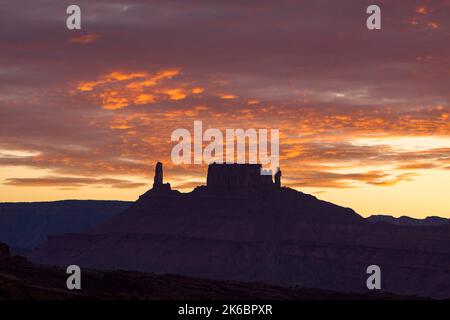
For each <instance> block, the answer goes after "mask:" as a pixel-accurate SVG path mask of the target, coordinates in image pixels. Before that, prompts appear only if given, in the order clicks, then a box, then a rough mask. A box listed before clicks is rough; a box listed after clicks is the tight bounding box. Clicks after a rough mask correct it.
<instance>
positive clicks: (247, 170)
mask: <svg viewBox="0 0 450 320" xmlns="http://www.w3.org/2000/svg"><path fill="white" fill-rule="evenodd" d="M276 176H277V177H279V176H280V175H279V174H278V173H277V175H276ZM206 186H207V187H211V188H217V187H219V188H253V189H260V188H267V187H275V184H274V182H273V180H272V173H271V172H270V171H268V172H264V171H263V169H262V166H261V165H260V164H237V163H235V164H218V163H213V164H211V165H209V166H208V176H207V180H206ZM277 187H278V188H279V187H281V181H280V180H278V185H277Z"/></svg>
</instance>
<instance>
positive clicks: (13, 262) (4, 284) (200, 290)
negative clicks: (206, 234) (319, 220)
mask: <svg viewBox="0 0 450 320" xmlns="http://www.w3.org/2000/svg"><path fill="white" fill-rule="evenodd" d="M66 277H67V274H66V273H65V269H64V268H62V267H50V266H36V265H33V264H31V263H30V262H28V261H27V260H25V259H24V258H22V257H13V256H11V255H10V253H9V250H8V247H7V246H6V245H3V244H1V243H0V300H3V299H13V300H19V299H20V300H24V299H26V300H29V299H32V300H47V299H51V300H55V299H56V300H59V299H65V300H66V299H82V300H86V299H90V300H92V299H121V300H122V299H133V300H135V299H147V300H240V299H245V300H256V299H264V300H299V299H302V300H326V299H333V300H334V299H341V300H348V299H364V300H367V299H369V300H371V299H383V300H384V299H389V300H390V299H404V298H408V299H411V298H415V297H401V296H396V295H392V294H381V293H377V292H373V293H370V294H369V293H368V294H365V295H361V294H354V293H337V292H332V291H326V290H319V289H306V288H283V287H277V286H271V285H267V284H264V283H243V282H235V281H214V280H206V279H196V278H189V277H183V276H175V275H155V274H149V273H142V272H127V271H98V270H83V271H82V289H81V290H79V291H78V290H76V291H70V290H67V289H66Z"/></svg>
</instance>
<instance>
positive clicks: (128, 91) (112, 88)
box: [77, 69, 198, 110]
mask: <svg viewBox="0 0 450 320" xmlns="http://www.w3.org/2000/svg"><path fill="white" fill-rule="evenodd" d="M179 74H180V70H178V69H167V70H161V71H158V72H156V73H152V74H151V73H148V72H132V73H125V72H121V71H112V72H110V73H108V74H105V75H101V76H99V77H98V78H97V79H96V80H94V81H84V82H83V81H82V82H79V83H78V85H77V90H78V91H79V92H92V97H94V98H97V99H100V100H101V105H102V107H103V108H104V109H106V110H117V109H122V108H125V107H127V106H129V105H132V104H134V105H141V104H149V103H155V102H157V101H161V100H164V99H165V98H164V97H166V98H168V99H169V100H173V101H177V100H182V99H185V98H186V97H187V95H188V93H187V92H188V91H186V90H185V89H184V88H159V87H160V86H161V85H162V83H163V82H164V81H167V80H170V79H172V78H173V77H175V76H177V75H179ZM150 89H152V90H150ZM196 89H197V91H198V88H196ZM194 90H195V89H192V91H194Z"/></svg>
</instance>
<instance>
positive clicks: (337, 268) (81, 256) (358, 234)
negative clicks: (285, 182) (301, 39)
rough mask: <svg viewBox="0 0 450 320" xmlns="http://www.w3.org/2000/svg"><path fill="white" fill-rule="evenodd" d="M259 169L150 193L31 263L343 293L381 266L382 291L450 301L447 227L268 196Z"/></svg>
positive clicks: (54, 241) (360, 287)
mask: <svg viewBox="0 0 450 320" xmlns="http://www.w3.org/2000/svg"><path fill="white" fill-rule="evenodd" d="M258 170H259V167H258V166H239V165H218V164H212V165H211V166H210V167H209V172H208V182H207V185H206V186H201V187H197V188H195V189H194V190H193V191H192V192H189V193H180V192H178V191H176V190H165V191H164V192H160V191H155V190H154V188H153V189H151V190H149V191H148V192H146V193H145V194H143V195H142V196H141V197H140V198H139V200H138V201H137V202H136V203H134V204H133V205H132V206H131V207H130V208H129V209H128V210H126V211H125V212H124V213H122V214H120V215H118V216H117V217H115V218H112V219H111V220H110V221H107V222H106V223H104V224H102V225H100V226H98V227H95V228H94V229H92V230H90V231H89V232H86V233H83V234H72V235H62V236H55V237H51V238H49V240H48V241H47V242H46V243H44V244H43V245H42V246H41V247H40V248H38V249H37V250H35V251H34V252H32V253H31V254H30V255H29V258H30V259H31V260H33V261H36V262H38V263H43V264H56V265H69V264H78V265H80V266H85V267H92V268H99V269H123V270H138V271H145V272H155V273H162V274H164V273H170V274H180V275H186V276H193V277H201V278H211V279H227V280H238V281H262V282H267V283H271V284H276V285H282V286H295V285H300V286H304V287H316V288H323V289H331V290H335V291H341V292H344V291H354V292H366V290H367V288H366V279H367V274H366V268H367V266H369V265H372V264H376V265H379V266H380V267H381V269H382V287H383V290H386V291H389V292H394V293H398V294H407V295H419V296H433V297H446V298H449V297H450V225H441V226H430V227H425V226H424V227H421V228H414V227H407V226H396V225H388V224H372V223H369V222H368V221H366V220H365V219H363V218H362V217H361V216H359V215H358V214H357V213H356V212H354V211H353V210H351V209H349V208H343V207H340V206H337V205H335V204H332V203H329V202H325V201H321V200H319V199H317V198H316V197H314V196H311V195H307V194H304V193H302V192H299V191H296V190H293V189H290V188H286V187H278V186H277V184H276V183H274V182H273V181H270V182H271V184H268V186H270V187H263V186H265V182H261V180H260V179H261V178H260V177H261V176H260V175H259V173H260V172H258ZM280 176H281V174H280ZM269 177H270V176H269ZM279 178H280V177H278V178H276V181H277V180H278V181H279V182H280V185H281V180H280V179H279ZM156 180H157V181H160V180H159V178H158V179H156ZM161 182H162V181H161Z"/></svg>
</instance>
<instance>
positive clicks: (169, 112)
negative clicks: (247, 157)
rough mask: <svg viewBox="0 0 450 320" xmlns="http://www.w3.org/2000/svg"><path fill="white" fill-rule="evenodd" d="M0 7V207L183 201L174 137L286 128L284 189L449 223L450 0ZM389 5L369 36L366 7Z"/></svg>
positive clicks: (193, 172) (191, 183)
mask: <svg viewBox="0 0 450 320" xmlns="http://www.w3.org/2000/svg"><path fill="white" fill-rule="evenodd" d="M71 4H74V3H73V1H61V0H58V1H36V0H26V1H24V0H17V1H8V2H6V1H5V2H2V3H1V7H0V201H3V202H16V201H49V200H61V199H118V200H119V199H121V200H136V199H137V198H138V196H139V195H140V194H142V193H144V192H145V191H146V190H147V189H149V188H150V187H151V184H152V182H153V181H152V179H153V174H154V165H155V163H156V162H157V161H162V162H163V163H164V178H165V181H168V182H170V183H171V185H172V187H173V188H176V189H179V190H182V191H185V192H187V191H190V190H192V188H194V187H195V186H197V185H202V184H205V180H206V170H207V166H206V165H194V164H192V165H187V164H185V165H175V164H174V163H173V162H172V161H171V157H170V153H171V150H172V148H173V147H174V145H175V144H176V143H174V142H172V141H171V133H172V132H173V131H174V130H175V129H178V128H186V129H188V130H190V131H191V132H192V131H193V123H194V121H195V120H201V121H202V122H203V127H204V129H205V130H206V129H207V128H219V129H220V130H223V131H225V129H226V128H242V129H249V128H255V129H260V128H266V129H279V131H280V165H281V168H282V171H283V177H282V183H283V185H285V186H289V187H292V188H295V189H297V190H300V191H302V192H305V193H310V194H313V195H315V196H317V197H318V198H320V199H323V200H326V201H331V202H334V203H336V204H339V205H342V206H346V207H351V208H353V209H354V210H355V211H357V212H358V213H360V214H361V215H364V216H367V215H371V214H390V215H394V216H401V215H409V216H412V217H418V218H421V217H426V216H431V215H436V216H443V217H450V200H449V194H450V193H449V190H450V105H449V98H450V90H449V87H450V1H449V0H440V1H438V0H435V1H433V0H422V1H415V0H408V1H397V0H396V1H393V0H392V1H387V0H385V1H381V0H380V1H365V0H346V1H331V0H314V1H313V0H303V1H302V0H298V1H295V0H290V1H288V0H285V1H283V0H280V1H266V0H259V1H251V0H248V1H237V0H227V1H194V0H180V1H175V0H161V1H157V0H154V1H140V0H136V1H127V0H122V1H115V0H114V1H113V0H111V1H106V0H105V1H96V0H89V1H80V0H78V1H76V4H78V5H79V6H80V7H81V14H82V16H81V17H82V29H81V30H68V29H67V28H66V18H67V14H66V8H67V6H69V5H71ZM371 4H377V5H379V6H380V8H381V12H382V13H381V15H382V29H381V30H372V31H371V30H368V29H367V27H366V19H367V17H368V15H367V14H366V8H367V7H368V6H369V5H371Z"/></svg>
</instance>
